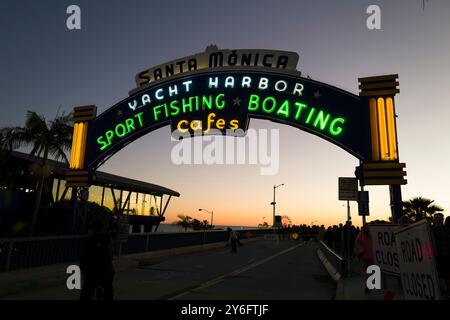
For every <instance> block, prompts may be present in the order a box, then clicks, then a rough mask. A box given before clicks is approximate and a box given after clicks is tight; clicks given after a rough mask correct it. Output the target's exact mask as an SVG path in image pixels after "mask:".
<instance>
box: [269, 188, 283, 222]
mask: <svg viewBox="0 0 450 320" xmlns="http://www.w3.org/2000/svg"><path fill="white" fill-rule="evenodd" d="M281 186H284V183H282V184H279V185H277V186H276V185H273V202H272V203H271V205H272V206H273V224H272V226H273V227H275V205H276V202H275V190H276V189H277V188H278V187H281Z"/></svg>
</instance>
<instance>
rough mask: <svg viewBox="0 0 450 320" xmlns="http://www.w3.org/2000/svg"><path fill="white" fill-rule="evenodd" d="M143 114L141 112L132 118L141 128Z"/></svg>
mask: <svg viewBox="0 0 450 320" xmlns="http://www.w3.org/2000/svg"><path fill="white" fill-rule="evenodd" d="M143 114H144V113H143V112H139V113H137V114H135V115H134V117H135V118H137V119H138V121H139V125H140V126H141V127H142V126H143V125H144V124H143V123H142V115H143Z"/></svg>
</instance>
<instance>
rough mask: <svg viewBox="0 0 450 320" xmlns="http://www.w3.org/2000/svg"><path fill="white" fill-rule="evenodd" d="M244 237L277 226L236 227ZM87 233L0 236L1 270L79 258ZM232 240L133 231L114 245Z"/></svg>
mask: <svg viewBox="0 0 450 320" xmlns="http://www.w3.org/2000/svg"><path fill="white" fill-rule="evenodd" d="M236 231H237V232H238V234H239V236H240V238H241V239H245V238H253V237H258V236H263V235H264V234H267V233H273V229H249V230H236ZM84 239H86V236H57V237H36V238H6V239H0V272H7V271H12V270H17V269H24V268H33V267H40V266H46V265H52V264H60V263H65V262H72V261H78V260H79V258H80V254H81V248H82V244H83V241H84ZM227 240H228V232H227V231H226V230H206V231H192V232H181V233H155V232H153V233H152V232H150V233H138V234H130V235H129V237H128V241H126V242H115V243H114V244H113V254H114V255H125V254H133V253H143V252H149V251H157V250H164V249H172V248H181V247H186V246H194V245H203V244H208V243H215V242H223V241H227Z"/></svg>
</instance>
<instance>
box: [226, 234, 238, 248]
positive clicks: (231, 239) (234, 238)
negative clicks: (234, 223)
mask: <svg viewBox="0 0 450 320" xmlns="http://www.w3.org/2000/svg"><path fill="white" fill-rule="evenodd" d="M227 230H228V232H229V233H230V237H229V238H228V243H229V244H230V245H231V252H232V253H237V242H238V236H237V233H236V231H233V230H232V229H231V228H228V229H227Z"/></svg>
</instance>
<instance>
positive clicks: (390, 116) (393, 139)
mask: <svg viewBox="0 0 450 320" xmlns="http://www.w3.org/2000/svg"><path fill="white" fill-rule="evenodd" d="M386 112H387V125H388V137H389V155H390V156H391V160H397V158H398V155H397V134H396V132H395V114H394V101H393V100H392V98H387V99H386Z"/></svg>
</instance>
